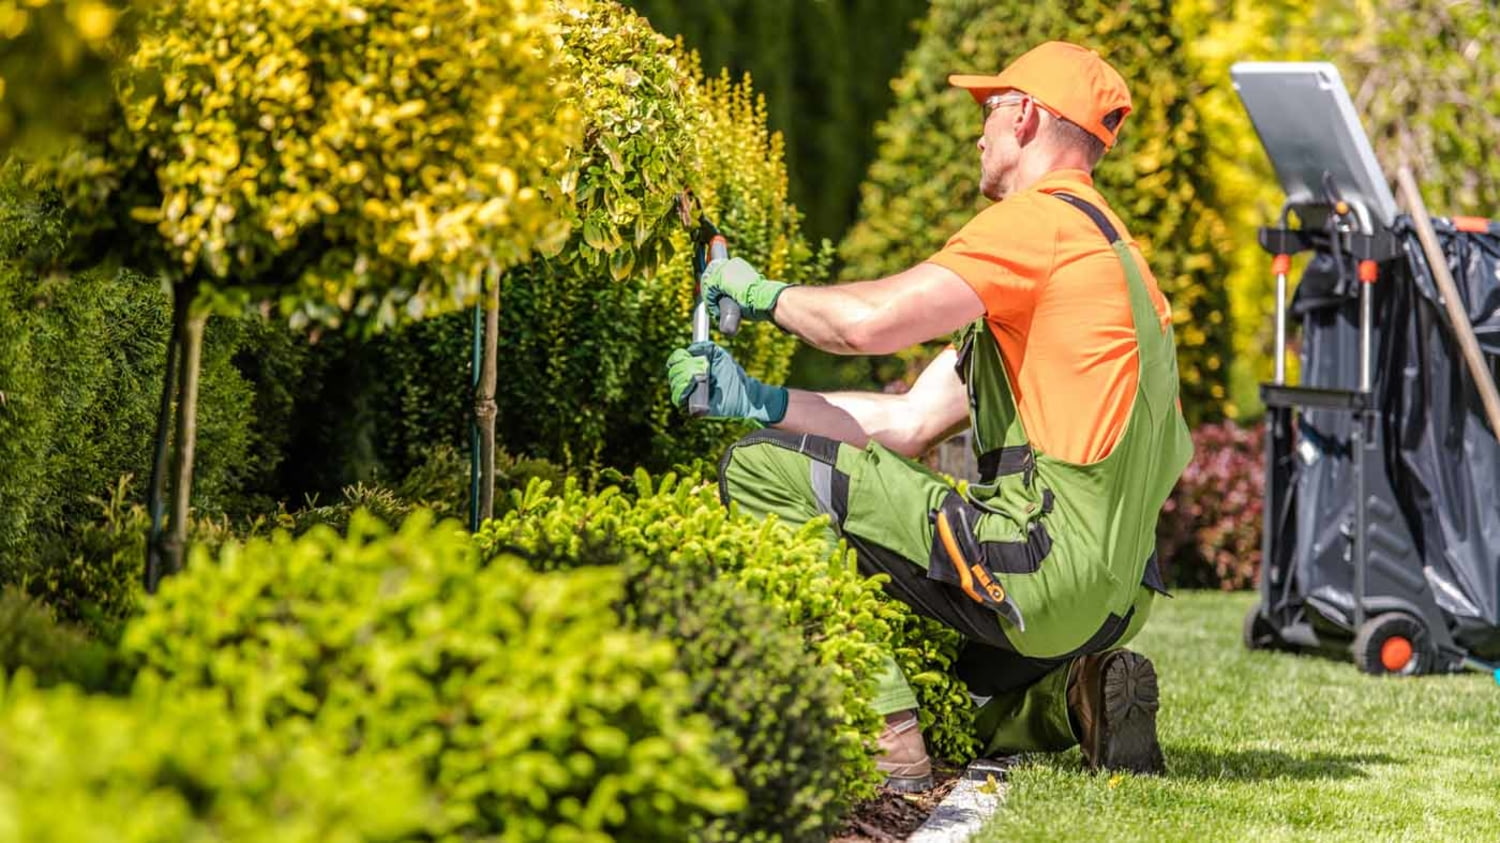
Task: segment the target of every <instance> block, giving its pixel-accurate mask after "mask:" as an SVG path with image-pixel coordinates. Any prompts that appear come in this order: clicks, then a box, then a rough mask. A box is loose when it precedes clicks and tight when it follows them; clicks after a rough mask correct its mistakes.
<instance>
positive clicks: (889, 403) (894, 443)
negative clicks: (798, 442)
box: [776, 389, 926, 456]
mask: <svg viewBox="0 0 1500 843" xmlns="http://www.w3.org/2000/svg"><path fill="white" fill-rule="evenodd" d="M910 413H911V410H910V408H909V407H908V405H907V402H906V398H905V396H903V395H887V394H884V393H880V392H808V391H806V390H801V389H792V390H788V401H787V409H786V416H785V417H784V418H783V419H782V420H781V423H780V424H778V425H776V426H777V427H779V428H781V429H782V430H789V431H792V432H794V433H811V434H815V435H817V436H827V437H829V438H831V439H837V440H839V441H840V442H846V443H848V444H850V445H853V446H855V447H857V448H863V447H865V446H866V445H868V444H869V443H870V440H872V439H873V440H875V441H876V442H879V443H880V444H882V445H884V446H886V447H887V448H890V449H891V450H893V451H895V452H897V453H899V454H904V455H906V456H916V455H918V454H920V453H921V452H922V451H923V450H925V447H926V443H922V442H917V441H915V440H916V438H917V437H916V436H915V435H914V431H913V429H912V425H911V418H910Z"/></svg>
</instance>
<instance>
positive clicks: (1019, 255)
mask: <svg viewBox="0 0 1500 843" xmlns="http://www.w3.org/2000/svg"><path fill="white" fill-rule="evenodd" d="M1056 192H1066V193H1071V194H1073V195H1074V196H1077V197H1078V198H1080V199H1083V200H1085V201H1087V202H1088V203H1089V204H1091V205H1093V206H1094V207H1096V208H1098V209H1099V210H1101V211H1103V212H1104V214H1105V216H1106V217H1108V218H1109V221H1110V222H1111V223H1113V224H1114V225H1115V228H1116V229H1117V230H1118V231H1119V232H1120V236H1122V237H1124V238H1126V241H1127V242H1128V243H1129V244H1130V251H1131V253H1132V254H1133V255H1134V256H1135V259H1136V265H1137V266H1139V267H1140V268H1141V274H1142V275H1143V276H1144V277H1145V280H1146V286H1147V288H1148V289H1149V290H1150V292H1151V297H1152V299H1153V300H1154V301H1155V304H1156V311H1157V315H1158V316H1159V317H1160V318H1161V320H1162V325H1163V326H1165V325H1166V324H1167V323H1168V322H1169V321H1170V320H1171V308H1170V306H1169V305H1168V304H1167V300H1166V298H1165V297H1164V296H1163V295H1162V294H1161V290H1160V289H1158V288H1157V286H1156V279H1155V277H1153V276H1152V274H1151V269H1150V267H1148V266H1146V262H1145V260H1144V259H1143V258H1142V257H1141V251H1140V246H1139V245H1138V244H1137V243H1136V242H1135V240H1134V239H1131V238H1130V236H1129V234H1127V233H1126V231H1125V226H1124V224H1123V223H1121V222H1120V219H1119V217H1117V216H1115V214H1114V212H1113V211H1111V210H1110V208H1109V206H1108V205H1107V204H1106V203H1105V201H1104V197H1102V196H1100V195H1099V193H1098V191H1096V190H1094V181H1093V179H1092V178H1091V177H1090V176H1089V174H1088V173H1086V172H1084V171H1082V170H1055V171H1053V172H1051V173H1048V174H1047V175H1046V176H1045V177H1043V178H1042V180H1041V181H1039V182H1037V183H1036V184H1034V185H1032V186H1031V187H1030V188H1028V189H1027V190H1024V191H1021V192H1020V193H1016V194H1014V195H1011V196H1008V197H1006V198H1005V199H1004V200H1002V201H1000V202H996V203H995V204H993V205H991V206H990V207H988V208H985V209H984V210H983V211H980V212H979V214H978V215H976V216H975V217H974V218H973V219H972V220H970V221H969V222H968V224H967V225H965V226H964V227H963V228H962V229H960V230H959V232H958V233H957V234H955V235H953V237H952V239H950V240H949V241H948V244H947V245H946V246H944V247H943V250H942V251H940V252H938V253H937V254H935V255H933V256H932V257H931V258H929V260H930V261H931V262H932V263H935V264H937V265H939V266H943V267H946V268H948V269H951V270H953V271H954V272H956V273H958V275H959V277H960V278H962V279H963V280H964V281H965V282H966V283H967V284H968V285H969V286H970V287H972V288H974V292H975V293H978V294H979V298H980V299H981V300H982V301H983V302H984V307H985V318H986V320H988V322H989V325H990V331H991V332H992V333H994V335H995V339H996V340H997V341H998V342H999V344H1000V353H1001V356H1002V357H1003V358H1004V360H1005V371H1006V374H1007V375H1009V376H1010V383H1011V389H1012V390H1013V391H1014V392H1015V397H1016V406H1017V409H1018V411H1019V412H1020V414H1021V423H1022V424H1024V425H1025V426H1026V433H1027V435H1028V436H1029V437H1030V438H1031V443H1032V445H1033V446H1035V447H1036V448H1037V449H1038V450H1039V451H1041V452H1042V453H1045V454H1047V455H1049V456H1052V457H1056V458H1058V459H1063V460H1067V461H1069V462H1076V463H1090V462H1096V461H1098V460H1100V459H1103V458H1104V457H1105V456H1106V455H1108V454H1109V452H1110V449H1112V448H1113V447H1114V446H1115V443H1116V442H1118V441H1119V440H1120V437H1121V436H1122V435H1123V434H1124V432H1125V423H1126V421H1127V420H1128V419H1129V417H1130V408H1131V405H1132V404H1133V403H1134V401H1135V388H1136V382H1137V380H1138V378H1139V375H1140V373H1139V369H1138V367H1137V357H1138V352H1137V347H1136V341H1135V327H1134V323H1133V322H1132V320H1131V315H1130V293H1129V290H1128V288H1127V287H1126V283H1127V282H1126V279H1125V271H1124V268H1123V267H1121V266H1120V260H1119V258H1118V257H1117V256H1116V255H1115V253H1114V250H1113V249H1111V248H1110V244H1109V243H1108V242H1107V241H1105V239H1104V235H1103V234H1102V233H1100V231H1099V227H1098V226H1097V225H1095V224H1094V221H1093V220H1091V219H1089V217H1088V215H1087V214H1085V213H1083V212H1082V211H1080V210H1078V209H1077V208H1074V207H1072V206H1071V205H1069V204H1067V203H1066V202H1064V201H1062V200H1061V199H1055V198H1053V197H1051V196H1047V195H1045V194H1049V193H1056Z"/></svg>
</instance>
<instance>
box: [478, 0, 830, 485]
mask: <svg viewBox="0 0 1500 843" xmlns="http://www.w3.org/2000/svg"><path fill="white" fill-rule="evenodd" d="M565 20H566V26H565V32H564V42H565V44H566V50H567V58H566V61H567V66H568V72H569V74H570V75H572V76H573V77H574V78H576V79H577V80H578V86H577V88H576V89H575V90H576V97H577V108H578V110H579V111H580V112H582V113H584V115H585V119H586V121H587V127H586V129H585V133H584V141H583V144H582V145H581V146H579V147H577V148H575V149H573V150H571V151H570V153H569V156H568V159H567V168H566V172H565V173H564V175H563V176H562V177H561V188H562V189H563V191H565V192H566V193H567V194H568V195H569V196H570V197H571V198H572V199H573V200H574V208H575V210H574V211H573V213H574V214H575V215H576V216H575V218H574V225H573V234H572V237H571V239H570V240H569V241H568V242H567V244H566V245H565V246H564V247H563V248H562V249H561V251H560V252H558V253H556V254H555V255H550V256H547V257H544V258H542V259H540V260H537V261H534V262H532V263H530V264H528V265H526V266H524V267H519V268H517V269H516V270H514V271H512V272H511V273H509V274H507V276H506V279H505V283H504V285H503V287H502V290H501V306H500V320H501V331H500V335H501V338H502V339H501V358H502V359H503V360H504V361H505V371H504V381H505V382H504V383H502V384H501V387H500V396H501V401H500V402H499V413H500V429H501V430H503V431H505V437H506V443H505V444H506V446H507V448H509V449H510V450H511V451H513V452H518V453H530V454H534V455H537V456H545V457H548V458H550V459H554V460H557V461H559V462H564V463H567V464H570V465H580V464H583V465H586V464H589V463H598V462H602V463H607V464H611V465H617V466H631V465H639V464H648V465H653V466H666V465H671V464H672V461H673V460H677V459H689V458H691V457H692V456H695V455H697V456H704V457H709V456H713V455H715V454H716V453H717V450H718V448H719V447H720V446H722V445H723V444H724V443H725V440H726V439H727V438H729V437H732V436H733V435H734V433H735V431H737V430H740V429H741V428H739V427H737V426H733V425H729V424H723V423H702V422H693V423H685V420H684V418H683V414H682V413H681V411H680V410H678V409H676V408H675V407H673V406H672V404H671V402H670V401H669V400H668V396H667V394H666V388H665V379H664V377H663V371H664V366H665V362H666V357H667V355H668V354H669V353H670V352H671V350H672V349H673V348H674V347H676V346H679V345H686V344H687V342H688V341H689V339H690V336H691V331H690V327H691V326H690V322H689V316H690V314H691V311H692V306H693V293H694V279H693V272H692V260H691V256H690V253H689V249H688V240H687V236H686V233H685V232H684V231H683V228H682V224H681V222H680V221H679V219H678V217H677V214H676V211H675V205H676V201H677V197H678V194H679V192H680V191H682V190H684V189H691V190H692V191H693V192H694V194H695V195H696V196H697V198H698V199H699V200H700V201H701V203H702V205H703V208H704V210H705V211H706V212H707V213H708V215H709V216H710V218H712V219H714V220H715V221H716V222H717V223H718V224H719V226H720V228H721V229H722V230H723V231H724V233H725V234H726V236H727V237H728V239H729V245H730V250H731V251H732V252H733V253H735V254H737V255H740V256H743V257H745V258H747V259H749V260H750V261H752V262H753V263H755V264H756V265H757V266H759V267H760V268H761V269H762V271H764V272H765V273H766V274H767V275H769V276H771V277H776V278H782V279H785V280H787V281H794V282H801V283H808V282H818V281H821V279H822V278H823V276H824V273H825V269H826V256H824V258H819V257H818V256H817V255H815V254H814V253H813V251H812V249H811V248H810V247H809V245H808V244H807V242H806V240H805V239H804V238H803V236H802V234H801V233H800V221H801V215H800V214H799V213H798V211H797V210H796V209H795V208H794V207H793V206H791V205H790V204H789V202H788V200H787V183H786V168H785V164H784V161H783V150H782V146H781V139H780V137H779V136H778V135H773V134H771V133H770V132H769V131H768V130H767V128H766V112H765V106H764V104H763V103H762V102H760V101H759V100H757V98H756V97H755V96H754V95H753V93H752V92H751V90H750V86H749V82H748V81H746V82H744V83H740V84H736V83H732V82H730V81H729V80H728V79H723V78H721V79H718V80H713V81H708V80H705V79H704V78H703V75H702V72H701V70H700V69H699V66H698V62H697V59H696V57H695V56H694V55H692V54H691V53H688V52H686V51H685V50H683V48H682V47H681V46H680V45H678V44H675V43H674V42H672V41H669V40H668V39H666V38H664V37H663V36H661V35H660V34H658V33H657V32H655V31H654V30H653V29H652V28H651V26H650V24H649V23H647V21H646V20H645V19H644V18H641V17H639V16H638V15H636V14H634V13H632V12H630V11H628V10H626V9H625V8H623V7H622V6H620V5H619V4H618V3H616V2H614V0H598V2H591V3H588V4H586V5H584V6H583V7H582V8H579V9H576V10H575V11H573V12H572V13H571V14H569V15H568V16H567V17H566V19H565ZM456 328H458V326H457V325H455V329H456ZM721 342H726V344H727V345H728V346H729V347H730V348H731V349H732V350H733V352H734V354H735V356H736V358H737V359H739V360H740V362H741V363H743V364H744V365H745V367H746V368H747V369H748V370H749V371H750V372H752V373H754V374H756V375H757V376H759V377H762V378H769V379H772V380H776V379H780V378H782V377H784V376H785V373H786V367H787V364H788V361H789V358H790V356H791V352H792V349H793V348H794V346H795V343H796V341H795V339H794V338H792V337H790V336H788V335H786V334H783V333H782V332H780V331H779V330H776V329H775V328H773V327H771V326H767V325H746V326H745V327H744V328H743V329H742V331H741V333H740V335H739V336H738V337H737V338H735V339H734V340H732V341H725V340H722V339H721ZM454 365H455V367H457V366H458V361H455V363H454Z"/></svg>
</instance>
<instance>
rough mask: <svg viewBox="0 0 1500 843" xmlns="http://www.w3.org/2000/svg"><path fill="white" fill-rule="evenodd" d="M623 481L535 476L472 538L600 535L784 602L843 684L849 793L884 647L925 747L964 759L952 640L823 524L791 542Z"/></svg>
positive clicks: (701, 491)
mask: <svg viewBox="0 0 1500 843" xmlns="http://www.w3.org/2000/svg"><path fill="white" fill-rule="evenodd" d="M625 486H626V487H627V488H628V491H622V490H621V488H620V487H611V488H609V489H605V490H604V491H602V492H599V493H597V494H589V493H587V492H585V491H584V490H583V489H582V488H581V487H580V486H578V484H576V483H574V482H569V483H568V484H567V485H565V486H564V488H563V489H561V490H559V491H558V492H557V493H556V494H549V493H548V490H547V489H546V487H545V486H544V485H542V484H539V483H533V484H532V486H531V487H530V488H528V489H527V490H526V492H525V493H524V494H523V493H520V492H513V493H512V497H513V501H512V504H513V507H514V508H513V509H512V511H511V512H510V513H509V514H508V515H507V516H505V517H504V518H502V519H499V520H497V521H495V522H491V523H489V524H487V525H486V526H485V528H484V529H483V530H481V532H480V533H479V534H478V536H477V541H479V542H480V543H481V544H482V545H485V546H504V545H506V544H511V543H514V544H519V545H520V546H522V547H528V546H534V545H537V544H538V543H544V542H554V543H561V544H564V545H565V546H568V545H570V544H573V543H577V542H580V541H583V540H584V538H585V537H594V538H596V539H604V540H608V541H611V542H615V543H618V544H620V545H621V546H622V547H625V548H628V549H631V550H634V551H636V552H639V553H641V554H642V555H643V557H644V559H645V561H646V564H647V565H648V566H649V567H651V568H660V569H664V570H670V571H673V572H680V573H678V574H677V576H679V577H683V578H688V579H689V580H690V579H691V578H692V577H696V576H698V575H699V572H700V570H702V569H707V570H709V571H710V572H713V573H714V574H715V575H716V576H719V577H722V578H725V579H728V580H730V581H733V582H735V583H736V584H737V585H738V586H739V587H741V588H743V589H744V590H746V591H748V592H750V593H753V594H756V595H758V596H760V597H761V598H762V599H764V600H766V601H767V602H769V603H771V604H772V605H773V606H776V607H778V608H780V609H782V610H783V611H784V612H785V613H786V615H787V617H788V618H789V619H790V620H791V621H792V622H793V624H794V625H795V626H796V627H797V628H798V629H800V630H801V632H802V634H803V637H804V638H805V639H807V640H808V641H811V642H813V645H814V647H815V649H816V651H817V653H818V659H819V661H820V662H821V663H822V664H824V665H826V666H828V667H829V669H832V670H834V671H836V673H837V677H838V679H839V680H840V682H841V683H842V684H843V687H844V694H845V697H844V703H843V706H842V711H843V712H844V713H843V715H842V718H843V721H844V724H843V725H842V726H841V729H842V730H843V731H844V737H842V738H841V740H842V742H843V746H844V749H843V750H841V751H842V752H843V754H844V756H845V759H846V760H845V766H846V768H847V770H848V772H847V773H846V774H845V775H847V776H849V777H850V779H849V782H848V783H847V785H846V786H845V790H846V792H847V793H848V794H852V795H860V794H862V793H867V792H868V791H867V790H865V789H864V787H865V785H867V783H868V782H869V781H870V779H869V777H868V774H867V771H868V766H867V764H868V758H863V759H862V755H861V751H860V750H857V749H856V747H857V746H858V745H859V744H860V741H861V740H864V741H866V742H867V741H868V739H869V736H870V735H872V734H878V733H879V725H880V724H879V723H878V718H876V717H874V715H873V714H872V713H871V712H870V709H869V704H868V700H869V697H870V692H871V685H870V682H871V681H872V680H873V676H874V668H875V666H876V665H877V664H878V661H877V660H878V659H879V658H880V657H881V656H882V654H883V653H893V654H894V655H895V657H896V660H897V663H898V664H900V665H901V667H902V669H903V671H904V672H905V673H906V676H907V677H908V679H909V680H910V681H911V682H912V685H913V687H914V689H915V690H916V692H917V697H918V701H919V703H920V705H921V709H922V718H923V726H924V729H925V730H926V735H927V740H928V744H929V747H931V748H932V749H933V750H934V751H935V752H937V753H938V754H940V755H942V756H943V757H947V758H951V759H954V760H959V761H964V760H968V759H969V758H972V756H973V753H974V751H975V749H976V748H977V747H976V745H975V742H974V737H973V729H972V719H971V718H972V714H973V710H972V701H971V700H970V698H969V695H968V693H967V691H966V689H965V688H964V686H963V684H962V683H961V682H960V681H959V680H958V679H957V678H956V677H954V676H953V674H952V672H951V670H950V668H951V666H952V664H953V662H954V661H955V660H956V657H957V652H958V646H959V635H958V634H957V633H956V632H954V631H952V630H948V629H944V628H942V627H941V625H940V624H937V623H936V622H932V621H928V620H925V619H923V618H919V617H917V616H916V615H915V614H914V613H912V612H911V610H910V609H908V608H907V607H906V606H905V605H904V604H901V603H899V602H897V601H895V600H892V599H890V598H888V597H886V596H885V595H884V593H883V592H881V591H880V590H879V579H878V578H872V579H865V578H863V577H862V576H860V575H859V573H858V571H857V568H856V565H855V561H854V557H853V554H852V553H847V554H846V553H845V551H843V549H842V547H840V548H838V549H833V548H830V547H829V546H828V539H827V530H826V525H824V524H821V523H819V522H817V521H814V522H812V523H810V524H808V525H806V526H802V527H799V528H797V530H796V531H795V536H796V537H795V538H789V537H788V535H787V532H786V531H787V527H786V525H782V524H778V523H777V522H776V521H775V520H774V519H772V520H770V521H768V522H765V523H762V522H757V521H754V520H746V519H744V518H743V517H742V516H739V515H737V514H736V513H735V512H733V511H731V510H726V509H725V508H724V507H723V506H722V505H721V504H720V503H719V499H718V492H717V489H716V487H715V486H714V485H713V484H712V483H703V482H702V481H701V480H700V479H699V478H698V477H696V476H692V475H689V476H687V477H684V478H683V479H680V480H679V479H677V478H675V477H674V476H672V475H667V476H665V477H663V478H662V479H661V480H660V481H658V482H655V483H653V481H652V480H651V478H650V477H649V476H648V475H646V474H645V473H644V472H637V473H636V475H635V477H634V478H633V480H631V481H630V482H628V483H626V484H625ZM861 736H863V737H861ZM864 749H865V750H868V749H869V747H868V744H867V743H866V746H865V747H864ZM861 771H864V772H861Z"/></svg>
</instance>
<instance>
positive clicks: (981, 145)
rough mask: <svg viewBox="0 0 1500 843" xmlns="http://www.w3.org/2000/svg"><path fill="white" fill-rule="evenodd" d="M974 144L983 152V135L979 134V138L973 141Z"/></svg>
mask: <svg viewBox="0 0 1500 843" xmlns="http://www.w3.org/2000/svg"><path fill="white" fill-rule="evenodd" d="M974 145H975V146H977V147H979V151H980V152H983V151H984V135H980V136H979V140H977V141H974Z"/></svg>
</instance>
